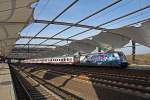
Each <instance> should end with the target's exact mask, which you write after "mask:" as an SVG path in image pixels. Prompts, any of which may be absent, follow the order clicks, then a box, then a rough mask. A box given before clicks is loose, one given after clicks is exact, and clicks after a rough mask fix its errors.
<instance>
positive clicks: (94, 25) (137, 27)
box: [0, 0, 150, 58]
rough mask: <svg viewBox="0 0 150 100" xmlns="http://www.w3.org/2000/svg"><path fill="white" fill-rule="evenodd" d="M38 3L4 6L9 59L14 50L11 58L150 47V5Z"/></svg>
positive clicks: (77, 0)
mask: <svg viewBox="0 0 150 100" xmlns="http://www.w3.org/2000/svg"><path fill="white" fill-rule="evenodd" d="M34 2H36V0H15V1H14V2H12V1H9V0H8V1H5V0H1V1H0V10H1V11H0V34H1V37H0V40H1V55H2V56H7V55H8V54H9V52H10V51H11V50H12V49H13V50H12V52H11V53H10V55H9V57H10V58H11V57H13V56H14V55H15V56H16V55H18V56H19V55H20V57H21V56H23V55H25V56H26V57H28V58H32V56H31V55H32V54H33V55H34V57H42V56H43V57H46V56H47V57H50V56H62V55H73V54H74V53H76V52H85V53H90V52H92V51H93V50H95V49H96V48H97V47H99V48H113V49H116V48H122V47H123V46H124V45H126V44H128V43H129V41H130V40H133V41H135V42H136V43H139V44H141V45H144V46H147V47H150V13H149V12H150V1H149V0H143V1H142V2H137V1H136V0H135V1H134V0H115V1H114V0H108V1H107V0H102V1H97V0H63V1H60V0H39V1H38V2H37V3H34ZM33 3H34V4H33ZM31 5H32V7H33V8H34V10H33V9H32V8H31ZM127 8H128V9H127ZM22 29H23V30H22ZM18 33H19V34H18ZM16 40H18V41H17V42H16ZM15 42H16V44H15V48H14V43H15ZM36 48H38V49H36ZM23 49H24V50H25V52H22V50H23ZM44 49H45V50H44ZM32 50H34V52H33V51H32ZM35 55H37V56H35ZM26 57H25V58H26Z"/></svg>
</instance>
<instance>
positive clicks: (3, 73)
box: [0, 63, 16, 100]
mask: <svg viewBox="0 0 150 100" xmlns="http://www.w3.org/2000/svg"><path fill="white" fill-rule="evenodd" d="M0 100H16V99H15V95H14V88H13V83H12V79H11V75H10V70H9V66H8V64H5V63H0Z"/></svg>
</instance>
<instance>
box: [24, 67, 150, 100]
mask: <svg viewBox="0 0 150 100" xmlns="http://www.w3.org/2000/svg"><path fill="white" fill-rule="evenodd" d="M27 69H28V68H26V70H24V68H22V70H23V71H25V72H26V73H28V74H29V75H30V76H32V77H36V78H35V79H36V80H41V79H40V78H39V77H38V76H37V75H34V73H33V74H32V72H30V68H29V69H28V70H27ZM43 69H44V70H47V72H49V73H51V74H53V75H56V76H57V75H58V76H62V75H66V76H68V75H69V76H73V77H74V78H76V79H78V80H81V81H84V82H92V84H93V85H95V86H96V87H105V88H110V89H113V90H117V91H121V92H124V93H130V94H133V95H138V96H141V97H143V98H146V99H148V100H149V99H150V78H149V77H147V76H144V75H142V76H141V75H138V74H137V75H136V74H133V73H132V74H131V75H130V74H129V73H128V74H127V75H125V74H121V73H120V74H118V73H109V72H107V71H106V70H105V71H106V72H105V71H97V70H95V71H94V70H92V71H89V70H85V68H84V69H82V70H81V69H78V68H77V69H74V68H66V69H65V67H64V70H62V67H60V69H59V68H55V67H48V68H45V67H44V68H43ZM37 71H38V70H37ZM40 73H42V70H40ZM43 73H44V71H43Z"/></svg>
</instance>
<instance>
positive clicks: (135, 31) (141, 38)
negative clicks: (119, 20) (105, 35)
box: [109, 20, 150, 47]
mask: <svg viewBox="0 0 150 100" xmlns="http://www.w3.org/2000/svg"><path fill="white" fill-rule="evenodd" d="M109 31H110V32H113V33H115V34H120V35H122V36H125V37H128V38H130V39H131V40H133V41H135V42H137V43H140V44H142V45H145V46H147V47H150V20H148V21H146V22H144V23H142V25H141V26H140V27H134V26H130V27H127V26H126V27H122V28H118V29H112V30H109Z"/></svg>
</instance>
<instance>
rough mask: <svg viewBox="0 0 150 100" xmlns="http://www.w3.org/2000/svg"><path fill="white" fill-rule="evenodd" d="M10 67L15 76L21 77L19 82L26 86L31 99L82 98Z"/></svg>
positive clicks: (79, 99) (76, 99)
mask: <svg viewBox="0 0 150 100" xmlns="http://www.w3.org/2000/svg"><path fill="white" fill-rule="evenodd" d="M12 69H13V71H14V73H17V74H16V75H17V78H18V79H21V80H20V82H21V83H22V84H23V85H24V88H26V92H27V94H28V96H29V97H30V99H31V100H82V98H80V97H78V96H76V95H74V94H71V93H69V92H67V91H65V90H63V89H60V88H59V87H56V86H54V85H53V84H50V83H48V82H46V81H45V80H43V79H40V78H38V77H36V76H34V75H32V74H30V73H27V72H25V71H24V72H23V71H21V70H20V69H18V68H16V67H12ZM19 96H20V94H19ZM30 99H24V100H30ZM18 100H22V99H18Z"/></svg>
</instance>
